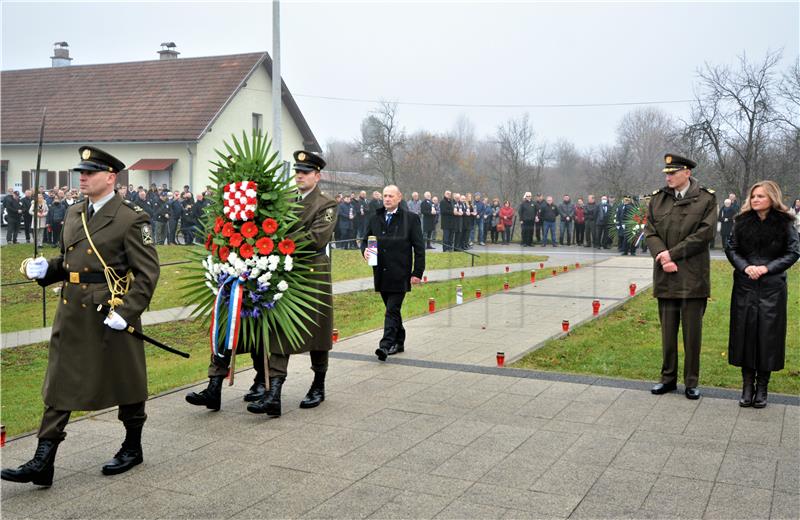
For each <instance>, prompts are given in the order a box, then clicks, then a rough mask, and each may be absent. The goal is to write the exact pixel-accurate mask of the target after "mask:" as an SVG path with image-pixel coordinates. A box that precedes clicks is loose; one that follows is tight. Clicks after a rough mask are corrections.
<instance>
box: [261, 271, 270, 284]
mask: <svg viewBox="0 0 800 520" xmlns="http://www.w3.org/2000/svg"><path fill="white" fill-rule="evenodd" d="M270 278H272V273H270V272H269V271H267V272H266V273H264V274H262V275H261V276H259V277H258V283H267V282H269V280H270Z"/></svg>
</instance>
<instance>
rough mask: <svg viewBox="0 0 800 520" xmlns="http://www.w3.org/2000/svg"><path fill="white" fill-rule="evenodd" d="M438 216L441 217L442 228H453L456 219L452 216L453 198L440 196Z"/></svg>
mask: <svg viewBox="0 0 800 520" xmlns="http://www.w3.org/2000/svg"><path fill="white" fill-rule="evenodd" d="M439 216H440V217H441V219H442V229H455V227H456V220H455V217H454V216H453V199H452V198H450V199H448V198H447V197H442V200H440V201H439Z"/></svg>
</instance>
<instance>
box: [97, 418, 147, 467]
mask: <svg viewBox="0 0 800 520" xmlns="http://www.w3.org/2000/svg"><path fill="white" fill-rule="evenodd" d="M143 461H144V454H143V452H142V427H141V426H136V427H128V428H125V441H123V443H122V447H121V448H120V450H119V451H118V452H117V454H116V455H114V458H113V459H111V460H109V461H108V462H106V463H105V464H103V468H102V472H103V475H119V474H120V473H125V472H126V471H128V470H129V469H131V468H132V467H134V466H137V465H139V464H141V463H142V462H143Z"/></svg>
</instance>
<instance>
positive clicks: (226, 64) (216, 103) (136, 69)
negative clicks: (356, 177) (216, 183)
mask: <svg viewBox="0 0 800 520" xmlns="http://www.w3.org/2000/svg"><path fill="white" fill-rule="evenodd" d="M271 62H272V60H271V59H270V57H269V55H267V54H266V53H251V54H236V55H230V56H211V57H204V58H179V59H174V60H153V61H140V62H131V63H109V64H101V65H77V66H76V65H73V66H69V67H53V68H44V69H29V70H14V71H4V72H2V73H0V77H1V78H2V85H0V88H1V89H2V90H1V91H0V92H2V96H0V111H1V112H0V114H2V124H1V125H0V138H1V139H2V143H3V144H16V143H19V144H23V143H36V142H38V140H39V126H40V124H41V118H42V109H43V107H45V106H47V123H46V125H45V136H44V140H45V142H46V143H82V142H104V141H105V142H108V141H122V142H129V141H195V140H197V139H198V138H200V137H201V136H202V135H201V134H202V133H203V131H204V129H205V128H206V127H207V126H208V124H209V123H211V122H212V121H213V119H214V117H215V116H216V114H217V113H218V112H219V111H220V110H221V109H222V108H223V107H224V105H225V103H226V102H227V101H228V99H229V98H230V97H231V96H232V95H233V94H234V93H235V92H236V91H237V89H238V88H239V87H240V86H241V85H242V83H243V82H244V81H245V80H246V78H247V77H248V75H249V74H250V72H251V71H252V70H254V68H255V67H256V66H257V65H260V64H262V66H266V67H267V72H268V73H270V74H271ZM282 83H283V82H282ZM283 98H284V99H283V101H284V103H286V105H287V108H289V111H290V112H291V113H292V116H293V118H294V119H295V121H296V123H297V125H298V127H299V128H300V131H301V132H302V133H303V140H304V142H305V143H306V145H309V144H310V145H311V146H312V149H313V147H317V148H319V144H318V143H317V141H316V139H315V138H314V135H313V134H312V133H311V129H310V128H309V127H308V124H307V123H306V121H305V118H303V115H302V114H301V113H300V110H299V108H298V107H297V104H296V103H295V101H294V99H293V98H292V96H291V94H290V93H289V91H288V89H287V88H286V84H285V83H283Z"/></svg>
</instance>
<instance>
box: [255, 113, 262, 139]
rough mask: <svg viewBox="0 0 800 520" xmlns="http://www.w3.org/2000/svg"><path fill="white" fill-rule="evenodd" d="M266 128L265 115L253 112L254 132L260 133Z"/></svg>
mask: <svg viewBox="0 0 800 520" xmlns="http://www.w3.org/2000/svg"><path fill="white" fill-rule="evenodd" d="M263 130H264V116H262V115H261V114H256V113H255V112H253V133H258V134H260V133H261V132H262V131H263Z"/></svg>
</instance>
